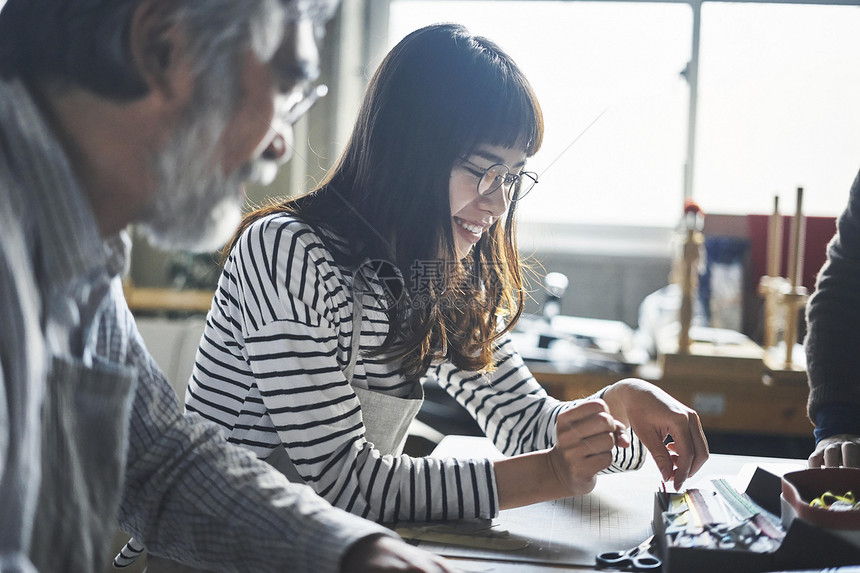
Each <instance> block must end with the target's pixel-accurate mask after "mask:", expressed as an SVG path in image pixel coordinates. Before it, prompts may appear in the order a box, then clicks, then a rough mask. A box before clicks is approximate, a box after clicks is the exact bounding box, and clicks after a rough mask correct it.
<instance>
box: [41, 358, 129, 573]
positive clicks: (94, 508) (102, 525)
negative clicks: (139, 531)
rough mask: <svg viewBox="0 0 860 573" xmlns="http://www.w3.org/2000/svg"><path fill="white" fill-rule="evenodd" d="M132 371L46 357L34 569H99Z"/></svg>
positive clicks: (108, 534) (114, 503)
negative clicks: (46, 370) (40, 475)
mask: <svg viewBox="0 0 860 573" xmlns="http://www.w3.org/2000/svg"><path fill="white" fill-rule="evenodd" d="M135 386H136V373H135V371H134V370H133V369H129V368H125V367H123V366H122V365H119V364H114V363H108V362H106V361H102V360H99V359H95V360H94V364H93V365H92V366H86V365H84V364H83V363H81V362H78V361H74V360H70V359H66V358H60V357H56V356H55V357H53V359H52V364H51V370H50V373H49V375H48V379H47V384H46V392H45V400H44V402H43V404H42V484H41V489H40V491H39V505H38V509H37V514H36V523H37V524H38V526H37V528H36V529H37V532H38V534H37V535H35V536H34V537H33V539H32V546H31V549H30V557H31V559H32V561H33V564H34V565H35V566H36V569H37V570H38V571H57V572H60V571H68V572H70V573H72V572H75V573H77V572H81V571H101V570H102V569H103V568H104V564H105V563H106V562H107V559H108V554H109V551H110V541H111V539H112V538H113V532H114V529H115V527H116V516H117V510H118V508H119V499H120V495H121V492H122V478H123V470H124V467H125V453H126V440H127V434H128V421H129V413H130V410H131V404H132V400H133V399H134V389H135Z"/></svg>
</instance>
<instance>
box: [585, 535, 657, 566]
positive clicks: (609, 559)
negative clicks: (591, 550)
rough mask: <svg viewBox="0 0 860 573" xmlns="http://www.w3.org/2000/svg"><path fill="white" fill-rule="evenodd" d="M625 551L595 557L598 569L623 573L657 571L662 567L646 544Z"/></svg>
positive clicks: (604, 553) (605, 553) (608, 552)
mask: <svg viewBox="0 0 860 573" xmlns="http://www.w3.org/2000/svg"><path fill="white" fill-rule="evenodd" d="M649 541H650V540H648V541H646V542H645V543H643V544H641V545H639V546H637V547H633V548H632V549H628V550H626V551H604V552H603V553H598V554H597V555H596V556H595V561H596V563H597V568H598V569H622V570H625V571H658V570H659V569H660V567H661V566H662V565H663V562H662V561H661V560H660V558H659V557H657V556H655V555H653V554H652V553H651V552H650V551H648V547H649V545H647V544H648V542H649Z"/></svg>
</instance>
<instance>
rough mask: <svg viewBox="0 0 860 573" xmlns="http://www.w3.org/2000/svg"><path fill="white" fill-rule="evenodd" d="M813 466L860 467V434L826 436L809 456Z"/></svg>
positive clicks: (810, 463)
mask: <svg viewBox="0 0 860 573" xmlns="http://www.w3.org/2000/svg"><path fill="white" fill-rule="evenodd" d="M808 465H809V467H811V468H820V467H825V468H838V467H839V466H844V467H846V468H860V436H855V435H853V434H836V435H833V436H829V437H827V438H824V439H823V440H821V441H820V442H818V445H817V446H816V447H815V451H814V452H812V455H810V456H809V461H808Z"/></svg>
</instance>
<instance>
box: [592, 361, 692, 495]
mask: <svg viewBox="0 0 860 573" xmlns="http://www.w3.org/2000/svg"><path fill="white" fill-rule="evenodd" d="M604 400H606V403H607V404H609V411H610V412H611V413H612V415H613V416H614V417H615V418H617V419H619V420H621V422H623V423H626V424H628V425H629V426H630V427H631V428H632V429H633V431H634V432H635V433H636V435H637V436H639V439H640V440H642V444H644V446H645V447H646V448H648V451H650V452H651V456H652V457H653V458H654V461H655V462H656V463H657V468H658V469H659V470H660V473H661V475H662V476H663V480H664V481H669V480H674V485H675V489H676V490H680V489H681V486H683V485H684V481H686V479H687V478H688V477H689V476H691V475H693V474H695V473H696V472H697V471H699V468H701V467H702V464H704V463H705V461H707V459H708V442H707V440H706V439H705V433H704V431H703V430H702V423H701V422H700V421H699V415H698V414H696V412H695V411H694V410H692V409H690V408H688V407H687V406H685V405H684V404H682V403H680V402H679V401H677V400H675V399H674V398H672V397H671V396H670V395H669V394H667V393H666V392H664V391H663V390H661V389H660V388H658V387H657V386H655V385H653V384H649V383H648V382H645V381H644V380H637V379H635V378H628V379H626V380H621V381H620V382H616V383H615V384H613V385H612V386H610V387H609V389H608V390H607V391H606V393H605V394H604ZM667 436H672V440H673V443H671V444H669V445H668V446H667V445H666V444H665V443H664V442H665V440H666V437H667Z"/></svg>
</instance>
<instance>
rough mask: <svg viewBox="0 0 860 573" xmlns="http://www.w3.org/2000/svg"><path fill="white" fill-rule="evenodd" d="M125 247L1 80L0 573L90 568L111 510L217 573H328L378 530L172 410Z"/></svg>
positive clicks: (99, 553)
mask: <svg viewBox="0 0 860 573" xmlns="http://www.w3.org/2000/svg"><path fill="white" fill-rule="evenodd" d="M126 243H127V241H124V240H123V237H122V236H119V237H114V238H111V239H109V240H107V241H104V240H102V238H101V237H100V236H99V234H98V229H97V225H96V222H95V220H94V218H93V215H92V213H91V211H90V208H89V205H88V203H87V202H86V200H85V198H84V195H83V194H82V192H81V190H80V188H79V187H78V185H77V183H76V181H75V177H74V175H73V173H72V170H71V167H70V165H69V163H68V160H67V159H66V157H65V154H64V153H63V151H62V149H61V148H60V146H59V144H58V143H57V141H56V140H55V138H54V136H53V134H52V133H51V132H50V130H49V128H48V126H47V125H46V124H45V122H44V120H43V118H42V117H41V114H40V113H39V111H38V109H37V108H36V106H35V105H34V103H33V101H32V100H31V98H30V96H29V94H28V93H27V91H26V89H25V88H24V87H23V85H21V84H20V83H17V82H12V83H4V82H0V297H2V300H3V303H4V304H3V305H0V324H2V325H3V328H2V329H0V404H2V407H0V508H2V510H0V571H3V572H7V571H15V572H17V571H26V572H30V571H40V570H42V571H75V572H80V571H97V570H101V569H102V568H103V567H104V566H105V565H106V564H107V563H108V560H109V554H108V553H107V551H108V549H109V547H108V544H109V542H110V539H109V537H110V535H109V534H110V533H112V531H113V528H114V527H115V526H116V517H117V516H119V524H120V526H121V527H122V528H123V529H124V530H126V531H128V532H130V533H132V534H133V535H134V536H135V537H136V538H138V539H140V540H141V541H143V542H144V543H145V544H146V546H147V548H148V549H149V550H150V551H152V552H153V553H156V554H163V555H166V556H170V557H173V558H182V559H183V560H184V561H187V562H188V563H191V564H194V565H198V566H202V567H207V568H210V569H214V570H218V571H240V570H248V571H274V570H278V571H285V570H289V571H313V572H314V573H317V572H322V571H336V570H338V568H339V564H340V559H341V557H342V556H343V553H344V552H345V550H346V549H347V548H348V547H349V545H350V544H351V543H353V542H354V541H356V540H358V539H360V538H363V537H366V536H367V535H371V534H379V533H385V532H386V531H387V530H385V529H383V528H381V527H379V526H376V525H374V524H372V523H370V522H368V521H365V520H362V519H360V518H357V517H354V516H351V515H349V514H347V513H345V512H342V511H340V510H337V509H334V508H332V507H331V506H329V505H328V504H327V503H325V502H324V501H323V500H322V499H320V498H319V497H317V496H316V495H315V494H314V493H313V492H312V490H311V489H310V488H308V487H306V486H299V485H293V484H290V483H289V482H288V481H287V480H286V478H284V477H283V476H282V475H281V474H280V473H278V472H276V471H274V470H271V469H270V468H269V467H268V466H267V465H266V464H264V463H262V462H259V461H257V460H256V459H255V458H254V456H253V455H252V454H251V453H250V452H247V451H245V450H243V449H240V448H238V447H235V446H232V445H229V444H228V443H227V442H226V441H225V440H224V439H223V437H222V436H221V435H220V434H219V433H218V430H217V429H216V428H215V427H214V426H213V425H211V424H208V423H206V422H204V421H202V420H201V419H200V418H198V417H197V416H195V415H192V414H183V413H182V410H181V407H180V405H179V403H178V402H177V400H176V398H175V395H174V394H173V390H172V389H171V387H170V385H169V384H168V382H167V380H166V379H165V378H164V375H163V374H162V372H161V371H160V370H159V368H158V366H157V365H156V364H155V362H154V361H153V359H152V357H151V356H150V355H149V353H148V352H147V350H146V348H145V347H144V344H143V341H142V340H141V337H140V334H139V333H138V331H137V328H136V326H135V323H134V319H133V318H132V316H131V314H130V312H129V310H128V307H127V306H126V303H125V299H124V298H123V295H122V288H121V284H120V279H119V274H120V272H121V270H122V268H123V265H124V263H125V259H126V253H127V248H126V247H125V244H126ZM40 412H41V413H42V414H41V415H40ZM40 453H41V455H40ZM40 459H41V463H39V460H40ZM40 482H41V483H40Z"/></svg>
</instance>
